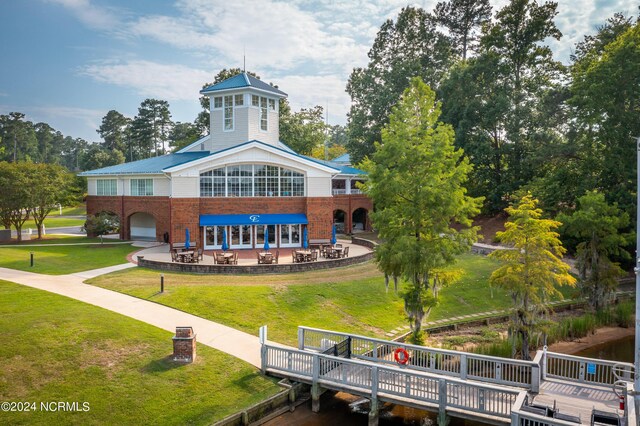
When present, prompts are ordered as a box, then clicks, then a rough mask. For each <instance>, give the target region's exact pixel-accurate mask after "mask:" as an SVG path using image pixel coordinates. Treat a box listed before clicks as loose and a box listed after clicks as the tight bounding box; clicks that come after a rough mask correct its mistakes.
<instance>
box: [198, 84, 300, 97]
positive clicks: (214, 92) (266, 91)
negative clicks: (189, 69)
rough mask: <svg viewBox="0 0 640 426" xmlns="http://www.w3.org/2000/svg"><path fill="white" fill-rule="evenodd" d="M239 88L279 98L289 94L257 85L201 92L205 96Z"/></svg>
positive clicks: (234, 90) (235, 90)
mask: <svg viewBox="0 0 640 426" xmlns="http://www.w3.org/2000/svg"><path fill="white" fill-rule="evenodd" d="M239 90H244V91H249V90H254V91H256V92H260V93H267V94H269V95H271V96H277V97H279V98H286V97H288V96H289V95H287V94H286V93H285V94H284V95H282V94H280V93H276V92H272V91H271V90H264V89H258V88H257V87H255V86H242V87H234V88H232V89H221V90H212V91H211V92H200V94H201V95H205V96H214V95H215V94H217V93H228V92H237V91H239Z"/></svg>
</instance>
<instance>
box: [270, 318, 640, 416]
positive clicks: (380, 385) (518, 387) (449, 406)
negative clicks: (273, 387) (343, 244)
mask: <svg viewBox="0 0 640 426" xmlns="http://www.w3.org/2000/svg"><path fill="white" fill-rule="evenodd" d="M260 334H261V342H262V352H261V357H262V370H263V372H264V373H268V374H271V375H274V376H278V377H283V378H288V379H290V380H292V381H296V382H302V383H308V384H310V385H311V394H312V409H313V410H314V411H318V410H319V409H320V406H319V404H320V402H319V401H320V399H319V397H320V394H321V393H322V392H323V391H324V390H327V389H330V390H335V391H341V392H347V393H350V394H354V395H359V396H362V397H365V398H368V399H370V400H371V411H370V413H369V424H370V425H377V422H378V408H379V406H380V403H381V402H390V403H394V404H400V405H404V406H409V407H414V408H419V409H423V410H428V411H434V412H438V413H441V414H446V415H449V416H453V417H460V418H465V419H471V420H477V421H481V422H484V423H489V424H495V425H507V424H511V425H514V426H515V425H518V426H575V425H577V424H582V425H591V424H592V423H591V419H592V414H593V413H596V416H604V417H605V418H608V417H610V418H611V419H618V418H619V419H620V423H619V424H620V425H623V426H637V417H636V413H635V409H634V405H633V404H634V402H633V396H632V393H633V383H632V380H633V365H632V364H628V363H615V362H611V361H603V360H596V359H588V358H581V357H573V356H568V355H563V354H556V353H552V352H546V351H538V353H537V355H536V357H535V359H534V360H533V361H521V360H512V359H507V358H499V357H490V356H485V355H477V354H471V353H466V352H459V351H449V350H442V349H435V348H428V347H423V346H416V345H409V344H403V343H399V342H393V341H386V340H380V339H372V338H368V337H363V336H358V335H352V334H346V333H338V332H333V331H328V330H319V329H313V328H307V327H299V329H298V349H290V348H284V347H281V346H279V345H272V344H270V343H268V342H267V340H266V328H264V329H262V330H261V333H260ZM397 349H404V350H406V351H407V352H408V353H409V355H410V358H409V362H408V363H407V364H406V365H400V364H398V363H396V362H395V360H394V358H393V353H394V351H396V350H397ZM616 382H617V386H618V389H619V390H618V393H619V394H620V395H622V398H623V399H624V401H625V408H624V409H622V410H620V408H619V404H620V398H619V397H618V396H617V395H616V393H614V390H613V385H614V383H616Z"/></svg>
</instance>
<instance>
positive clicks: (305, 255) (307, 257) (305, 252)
mask: <svg viewBox="0 0 640 426" xmlns="http://www.w3.org/2000/svg"><path fill="white" fill-rule="evenodd" d="M296 253H297V254H298V255H300V256H302V257H303V258H304V261H305V262H309V261H311V253H313V252H312V251H311V250H298V251H296Z"/></svg>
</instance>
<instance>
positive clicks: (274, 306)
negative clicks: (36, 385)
mask: <svg viewBox="0 0 640 426" xmlns="http://www.w3.org/2000/svg"><path fill="white" fill-rule="evenodd" d="M455 267H456V268H461V269H463V270H464V274H463V277H462V279H461V281H460V282H459V283H457V284H455V285H452V286H450V287H449V288H445V289H442V290H441V291H440V304H439V305H438V306H436V307H435V308H434V309H433V311H432V313H431V315H430V316H429V320H435V319H440V318H448V317H452V316H459V315H466V314H471V313H477V312H484V311H491V310H493V309H504V308H507V307H509V305H510V300H509V298H508V297H507V296H506V294H505V292H504V291H502V290H498V289H493V290H492V289H490V287H489V285H488V278H489V275H490V274H491V272H492V271H493V270H494V269H495V267H496V263H495V262H494V261H492V260H491V259H488V258H486V257H483V256H476V255H471V254H469V255H464V256H461V257H460V260H459V262H458V264H457V265H456V266H455ZM164 276H165V292H164V293H163V294H159V293H158V290H159V279H160V278H159V277H160V272H159V271H151V270H146V269H142V268H136V269H134V270H126V271H120V272H115V273H112V274H108V275H103V276H101V277H97V278H94V279H92V280H90V281H88V282H89V283H90V284H93V285H97V286H100V287H104V288H109V289H112V290H116V291H120V292H123V293H127V294H130V295H133V296H136V297H140V298H143V299H147V300H151V301H154V302H157V303H161V304H163V305H167V306H172V307H175V308H178V309H181V310H184V311H187V312H189V313H192V314H195V315H199V316H202V317H204V318H208V319H211V320H214V321H217V322H220V323H222V324H226V325H229V326H231V327H234V328H238V329H240V330H243V331H246V332H250V333H256V332H257V330H258V328H259V327H260V326H261V325H264V324H267V325H268V326H269V337H270V339H272V340H275V341H279V342H283V343H288V344H295V340H296V328H297V327H298V325H306V326H310V327H319V328H326V329H335V330H343V331H350V332H354V333H358V334H366V335H370V336H378V337H385V336H384V335H385V332H388V331H390V330H393V329H395V328H397V327H401V326H404V325H406V319H405V314H404V309H403V301H402V299H401V298H400V297H399V296H396V295H395V294H394V292H393V289H392V288H391V289H390V290H389V292H388V293H387V292H385V287H384V279H383V277H382V276H381V274H380V272H378V271H377V270H376V267H375V265H374V264H373V263H367V264H364V265H356V266H352V267H346V268H339V269H331V270H324V271H316V272H306V273H301V274H288V275H255V276H222V275H207V276H203V275H189V274H177V273H166V272H165V273H164ZM492 293H493V297H492Z"/></svg>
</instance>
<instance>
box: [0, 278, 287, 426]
mask: <svg viewBox="0 0 640 426" xmlns="http://www.w3.org/2000/svg"><path fill="white" fill-rule="evenodd" d="M0 329H1V330H2V334H3V344H2V345H0V364H1V365H2V368H1V369H0V401H31V402H33V401H35V402H36V403H37V404H38V408H39V403H40V402H48V401H68V402H74V401H77V402H80V405H82V404H81V403H82V402H88V403H89V405H90V411H88V412H75V413H64V412H57V413H52V412H41V411H37V412H30V413H18V412H2V411H0V424H5V425H7V424H29V425H39V424H41V425H53V424H82V425H99V424H176V425H183V424H210V423H211V422H213V421H215V420H218V419H220V418H223V417H225V416H227V415H229V414H231V413H233V412H236V411H239V410H240V409H242V408H245V407H247V406H249V405H251V404H253V403H255V402H258V401H259V400H261V399H263V398H265V397H267V396H270V395H272V394H274V393H275V392H276V391H277V390H278V389H279V388H278V387H277V385H275V383H274V381H272V380H271V379H266V378H263V377H261V376H260V374H259V372H258V371H257V370H256V369H255V368H254V367H252V366H250V365H248V364H246V363H244V362H242V361H240V360H237V359H235V358H233V357H231V356H229V355H226V354H224V353H222V352H219V351H216V350H214V349H211V348H208V347H206V346H203V345H198V349H197V350H198V358H197V359H196V362H195V363H193V364H189V365H181V364H176V363H174V362H173V361H171V360H170V355H171V352H172V343H171V337H172V334H171V333H169V332H166V331H164V330H161V329H159V328H156V327H153V326H151V325H148V324H145V323H142V322H139V321H136V320H133V319H130V318H127V317H125V316H122V315H118V314H115V313H112V312H109V311H107V310H104V309H101V308H97V307H95V306H92V305H88V304H85V303H82V302H78V301H74V300H71V299H68V298H66V297H62V296H58V295H55V294H51V293H47V292H44V291H40V290H35V289H31V288H28V287H22V286H19V285H16V284H12V283H8V282H5V281H0Z"/></svg>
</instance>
